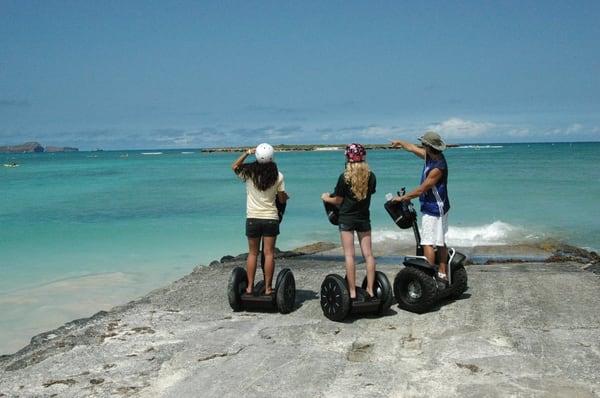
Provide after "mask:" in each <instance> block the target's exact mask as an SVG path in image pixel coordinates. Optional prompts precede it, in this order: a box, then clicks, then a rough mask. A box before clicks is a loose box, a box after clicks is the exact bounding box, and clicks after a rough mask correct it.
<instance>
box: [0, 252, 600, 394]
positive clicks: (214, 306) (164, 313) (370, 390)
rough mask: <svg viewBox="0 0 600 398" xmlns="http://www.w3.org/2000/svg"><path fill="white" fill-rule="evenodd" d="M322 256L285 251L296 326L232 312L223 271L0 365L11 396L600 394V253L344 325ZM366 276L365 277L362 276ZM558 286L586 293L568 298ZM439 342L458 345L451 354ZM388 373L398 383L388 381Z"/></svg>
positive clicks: (518, 271) (44, 340)
mask: <svg viewBox="0 0 600 398" xmlns="http://www.w3.org/2000/svg"><path fill="white" fill-rule="evenodd" d="M333 246H335V245H333ZM299 249H301V248H299ZM312 249H313V250H309V249H306V250H305V252H303V253H302V254H299V253H291V252H282V253H280V254H281V256H282V257H280V259H279V260H278V264H279V266H281V267H289V268H291V269H293V270H294V274H295V277H296V280H297V285H296V286H297V295H296V308H295V309H294V311H293V312H292V313H291V314H288V315H281V314H279V313H260V312H239V313H238V312H232V311H231V309H230V308H229V305H228V303H227V299H226V295H225V286H226V283H227V279H228V276H229V273H230V272H231V269H232V268H233V267H234V266H243V264H244V263H243V260H242V259H241V258H237V259H236V258H234V259H229V258H227V259H225V262H220V261H213V262H211V264H210V265H208V266H198V267H196V268H194V270H193V271H192V272H191V273H190V274H188V275H186V276H184V277H182V278H181V279H179V280H176V281H174V282H172V283H170V284H168V285H166V286H164V287H162V288H159V289H155V290H153V291H151V292H149V293H148V294H146V295H145V296H143V297H140V298H138V299H136V300H133V301H130V302H128V303H126V304H123V305H120V306H116V307H114V308H112V309H110V310H108V311H100V312H97V313H95V314H94V315H92V316H91V317H89V318H82V319H77V320H74V321H71V322H68V323H66V324H65V325H63V326H61V327H59V328H56V329H54V330H50V331H47V332H44V333H41V334H38V335H37V336H34V337H33V338H32V339H31V343H30V344H29V345H27V346H25V347H23V348H22V349H21V350H19V351H18V352H16V353H14V354H11V355H2V356H0V397H2V396H16V395H19V396H21V395H34V396H40V395H42V396H51V395H53V394H58V395H59V396H73V397H79V396H89V395H94V396H107V397H108V396H115V395H125V396H130V395H135V396H173V397H179V396H197V392H198V391H203V392H204V393H206V394H207V396H239V394H240V393H245V394H246V395H247V396H274V393H273V392H274V391H277V394H283V393H287V394H288V396H306V394H310V395H311V396H331V395H336V394H337V395H340V394H345V393H350V392H352V391H354V392H356V394H357V396H396V395H395V394H398V393H399V392H400V391H405V392H406V393H407V394H409V393H410V394H413V393H414V394H413V395H416V396H420V395H419V393H418V392H419V391H428V396H432V397H442V396H448V394H450V395H458V396H460V395H463V396H464V394H465V393H466V392H467V391H469V392H470V394H471V395H470V396H484V395H490V394H491V395H494V394H493V393H492V392H494V393H495V394H500V395H511V394H512V395H519V394H525V393H526V392H528V391H529V392H531V388H535V389H536V390H537V391H540V393H541V394H542V395H543V394H544V393H551V392H554V393H555V395H556V394H558V395H557V396H569V394H572V393H573V391H577V392H579V393H580V395H581V396H593V391H598V390H597V388H598V387H600V376H598V374H597V372H595V371H594V369H597V367H598V365H599V364H600V354H598V352H600V350H598V349H599V348H600V345H599V343H598V341H600V324H599V323H598V322H599V321H598V320H597V317H594V316H593V314H594V313H595V308H596V304H598V303H600V299H599V298H598V296H597V294H596V292H597V289H598V287H599V285H600V278H598V275H600V259H599V258H598V255H597V254H596V253H590V252H586V251H584V250H582V249H579V248H575V247H572V246H569V245H557V246H552V247H551V246H545V247H540V248H538V249H539V250H542V251H544V252H546V253H548V254H549V256H548V257H547V259H546V260H547V261H545V262H535V261H534V262H527V263H522V262H515V261H514V260H516V259H513V260H511V261H510V262H503V261H501V262H499V263H494V264H488V265H476V264H474V265H469V266H468V267H467V270H468V273H469V290H468V291H467V293H466V294H465V295H463V296H464V297H463V298H461V299H459V300H457V301H454V302H448V303H445V304H441V306H440V308H438V309H435V310H433V311H431V312H430V313H427V314H422V315H417V314H412V313H408V312H405V311H402V310H400V309H399V308H398V307H397V305H394V306H392V309H391V310H390V312H389V313H388V314H386V315H385V316H383V317H372V316H366V317H357V318H352V319H349V320H348V321H346V322H342V323H336V322H330V321H329V320H327V319H326V318H324V317H323V315H322V312H321V309H320V306H319V299H318V289H319V285H320V282H321V281H322V278H323V277H324V275H326V273H330V272H337V273H339V272H342V271H343V259H342V258H340V255H339V253H340V252H339V247H332V246H331V244H330V245H326V246H321V245H312ZM318 249H319V250H318ZM322 249H325V250H322ZM493 249H494V248H490V247H487V248H486V247H482V248H481V250H480V252H488V253H492V250H493ZM530 249H531V248H530ZM511 250H512V253H518V252H522V251H527V250H529V249H528V246H519V247H515V248H512V249H511ZM496 253H497V252H496ZM397 254H398V256H401V255H402V253H397ZM391 257H392V256H391V255H384V256H382V257H380V258H381V259H389V258H391ZM396 259H397V258H392V260H394V261H391V262H390V263H389V264H388V263H387V262H386V261H382V262H381V263H380V265H378V268H379V269H380V270H381V271H382V272H384V273H386V274H387V275H388V278H393V275H394V274H395V273H396V272H397V271H398V262H397V261H396ZM362 268H364V267H362V266H359V267H357V269H358V272H359V274H358V276H359V278H362V275H363V274H364V270H363V269H362ZM499 278H500V280H502V281H503V282H502V283H500V284H499V283H498V280H499ZM560 286H564V287H565V288H566V287H567V286H578V289H576V291H575V292H570V293H569V294H570V298H569V300H564V299H563V298H562V297H563V295H564V292H561V289H562V288H561V287H560ZM439 325H443V327H442V329H439ZM440 333H442V334H441V335H440ZM440 338H444V339H448V340H447V341H448V344H444V345H441V346H440V344H439V339H440ZM574 361H575V362H574ZM572 363H577V366H573V365H572ZM248 369H252V370H251V371H250V373H247V372H246V370H248ZM391 369H395V370H396V372H400V374H398V377H390V374H391V373H390V370H391ZM523 369H527V372H526V374H524V373H523V371H522V370H523ZM557 369H558V370H559V371H560V373H561V377H560V378H558V379H557V378H556V377H553V375H555V374H556V372H557ZM231 375H237V376H236V377H233V378H232V377H231ZM442 376H443V377H442ZM469 376H470V377H469ZM436 380H437V381H436ZM549 380H552V382H549ZM274 386H278V387H277V388H275V389H272V388H273V387H274ZM590 392H592V393H591V394H590ZM410 394H409V395H410ZM473 394H474V395H473Z"/></svg>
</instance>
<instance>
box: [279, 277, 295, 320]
mask: <svg viewBox="0 0 600 398" xmlns="http://www.w3.org/2000/svg"><path fill="white" fill-rule="evenodd" d="M279 275H281V281H279ZM279 275H277V279H278V283H277V290H276V292H275V300H276V302H277V309H278V310H279V312H281V313H282V314H287V313H290V312H292V311H293V310H294V307H295V305H296V279H295V278H294V274H293V273H292V271H290V270H289V269H288V268H286V269H284V270H282V271H281V272H280V273H279Z"/></svg>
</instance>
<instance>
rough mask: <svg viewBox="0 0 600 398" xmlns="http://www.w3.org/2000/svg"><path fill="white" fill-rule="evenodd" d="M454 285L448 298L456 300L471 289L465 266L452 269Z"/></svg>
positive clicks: (451, 286)
mask: <svg viewBox="0 0 600 398" xmlns="http://www.w3.org/2000/svg"><path fill="white" fill-rule="evenodd" d="M451 280H452V284H451V285H450V286H449V287H448V289H447V290H449V293H448V298H450V299H451V300H456V299H458V298H460V296H462V294H463V293H464V292H466V291H467V289H468V288H469V287H468V286H467V270H466V269H465V267H463V266H458V267H457V266H455V267H452V279H451Z"/></svg>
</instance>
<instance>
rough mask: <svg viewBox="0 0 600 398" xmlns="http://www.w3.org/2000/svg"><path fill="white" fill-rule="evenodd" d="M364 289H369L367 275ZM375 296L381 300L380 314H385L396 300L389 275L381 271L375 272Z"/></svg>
mask: <svg viewBox="0 0 600 398" xmlns="http://www.w3.org/2000/svg"><path fill="white" fill-rule="evenodd" d="M361 287H362V288H363V289H365V290H366V289H367V277H366V276H365V279H363V282H362V286H361ZM375 296H376V297H377V298H378V299H379V300H381V305H380V306H379V311H378V312H379V314H385V313H386V312H387V310H388V309H389V308H390V307H391V306H392V304H393V302H394V296H393V295H392V285H391V284H390V280H389V279H388V277H387V276H386V275H385V274H384V273H383V272H381V271H376V272H375Z"/></svg>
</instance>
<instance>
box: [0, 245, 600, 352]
mask: <svg viewBox="0 0 600 398" xmlns="http://www.w3.org/2000/svg"><path fill="white" fill-rule="evenodd" d="M456 249H457V250H458V251H460V252H462V253H464V254H466V255H467V258H468V264H469V265H489V264H497V263H534V262H544V263H559V262H565V261H572V262H576V263H580V264H585V266H584V269H585V270H589V271H591V272H594V273H597V274H600V257H599V256H598V254H597V253H595V252H593V251H588V250H586V249H584V248H580V247H576V246H573V245H570V244H566V243H561V242H555V241H552V242H538V243H535V244H514V245H494V246H474V247H457V248H456ZM413 250H414V248H413V247H409V246H406V247H400V248H398V247H396V246H394V247H393V248H390V247H385V246H384V245H378V244H374V246H373V252H374V254H375V257H376V261H377V264H378V265H394V264H401V262H402V260H403V256H405V255H412V254H414V253H412V251H413ZM246 256H247V253H240V254H237V255H224V256H222V257H221V258H220V259H215V260H213V261H211V262H210V263H209V264H199V265H197V266H195V267H194V268H193V270H192V271H191V273H190V274H185V275H183V276H182V277H181V278H178V279H176V280H175V281H172V282H169V283H168V284H167V286H168V285H170V284H173V283H176V282H177V281H178V280H180V279H184V278H186V277H187V276H189V275H191V274H193V273H194V272H196V271H197V270H199V269H203V268H210V267H215V266H217V267H220V266H225V265H227V264H229V263H237V262H242V266H244V264H243V263H244V262H245V259H246ZM299 256H303V257H306V258H309V259H315V260H319V259H328V260H336V261H340V262H342V263H343V261H344V260H343V252H342V250H341V246H340V245H339V243H333V242H314V243H311V244H307V245H303V246H300V247H297V248H295V249H292V250H287V251H282V250H279V249H276V259H277V260H278V262H279V261H280V260H283V259H293V258H294V257H299ZM361 262H362V259H361V257H360V249H359V248H358V246H357V264H360V263H361ZM258 274H260V271H257V275H258ZM115 277H118V279H119V280H118V281H116V282H118V283H121V284H125V288H124V290H123V292H122V293H121V294H120V295H118V299H117V300H112V301H111V300H109V301H106V302H105V303H110V302H112V303H113V304H108V305H107V304H104V306H105V308H108V309H107V310H102V309H99V307H100V308H101V307H102V306H103V305H102V304H99V303H98V301H97V300H96V299H94V297H96V296H92V298H91V299H90V300H89V301H87V303H88V304H87V305H86V304H85V301H84V302H81V301H80V300H74V301H73V300H71V301H64V302H63V305H65V306H69V307H71V306H76V305H78V306H80V307H79V311H77V312H79V313H84V312H87V313H93V314H98V313H103V312H110V311H112V310H113V309H114V308H119V307H121V306H123V305H128V304H129V303H132V302H136V301H137V300H139V299H140V298H143V297H145V296H147V295H149V294H151V293H152V292H154V291H156V290H160V289H164V288H165V287H166V286H164V285H161V286H157V287H155V288H153V289H149V291H148V290H145V291H144V290H141V289H134V290H131V289H130V288H129V289H128V288H127V286H129V285H130V284H131V283H132V281H129V282H127V281H125V279H127V277H128V276H127V274H125V273H122V272H109V273H94V274H90V275H83V276H77V277H72V278H60V279H58V280H56V281H49V282H45V283H43V284H41V285H39V286H35V287H34V288H31V287H30V288H27V289H22V290H17V291H11V292H8V293H6V294H4V295H3V296H4V297H3V299H4V302H5V303H4V304H5V305H10V304H11V297H12V302H13V303H17V304H18V301H19V300H24V301H27V300H32V298H31V297H30V295H31V293H32V291H38V293H37V294H38V295H42V296H43V295H44V294H48V293H44V292H42V293H40V291H42V290H44V289H50V290H57V289H58V290H65V286H66V285H69V283H71V282H83V284H84V286H79V285H80V283H78V284H77V286H74V287H72V288H71V289H78V290H86V294H87V293H89V291H90V289H92V290H93V288H94V287H95V284H94V282H98V280H99V281H100V282H102V285H103V287H104V286H105V282H106V280H112V279H114V278H115ZM96 284H97V283H96ZM63 285H65V286H63ZM113 288H114V287H113ZM117 288H118V286H117ZM142 289H143V288H142ZM67 290H68V287H67ZM113 290H114V289H113ZM133 291H136V293H134V294H131V292H133ZM128 292H129V293H128ZM20 293H22V294H20ZM69 294H71V293H69ZM103 296H104V293H102V292H98V293H97V297H103ZM128 297H129V298H130V299H128ZM131 297H133V298H131ZM128 300H129V301H128ZM123 302H127V303H126V304H122V303H123ZM0 304H2V301H0ZM63 311H65V312H66V310H63ZM94 316H95V315H92V316H91V317H89V318H88V317H85V316H84V317H82V318H78V319H77V320H75V321H73V320H72V321H65V324H64V325H62V326H58V327H56V328H54V329H50V330H49V331H42V332H40V333H37V334H34V335H33V336H32V337H31V338H30V339H24V340H29V341H30V343H29V344H31V342H33V341H34V340H36V338H38V336H42V335H47V334H49V333H52V332H53V331H55V330H59V329H61V328H62V327H64V326H65V325H68V324H70V323H72V322H76V321H78V320H86V319H91V318H93V317H94ZM38 319H39V318H38ZM36 329H38V330H39V329H40V328H36ZM7 336H10V335H7ZM27 346H28V345H27V344H26V345H25V346H23V345H13V347H16V348H14V350H15V351H13V350H12V349H11V350H10V351H9V353H3V352H0V359H2V358H4V357H10V356H12V355H16V354H17V353H18V352H20V351H21V350H23V349H25V348H26V347H27ZM18 347H21V348H18Z"/></svg>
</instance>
